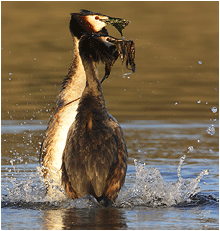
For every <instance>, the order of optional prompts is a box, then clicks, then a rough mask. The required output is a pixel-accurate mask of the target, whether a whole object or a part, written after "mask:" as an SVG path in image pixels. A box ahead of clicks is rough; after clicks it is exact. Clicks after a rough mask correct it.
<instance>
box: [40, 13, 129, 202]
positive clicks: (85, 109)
mask: <svg viewBox="0 0 220 231" xmlns="http://www.w3.org/2000/svg"><path fill="white" fill-rule="evenodd" d="M107 19H108V17H107V16H103V15H101V14H93V13H92V12H88V11H82V12H81V13H79V14H72V17H71V21H70V31H71V34H72V36H73V42H74V56H73V60H72V64H71V68H70V70H69V73H68V75H67V77H66V78H65V79H64V82H63V84H62V89H61V91H60V94H59V98H58V106H57V109H56V112H55V114H54V116H53V118H52V119H51V121H50V122H49V125H48V128H47V130H46V135H45V138H44V140H43V143H42V147H41V157H42V163H43V167H44V170H43V172H44V177H45V184H46V186H47V191H48V193H49V194H50V195H52V193H53V189H52V187H51V185H50V181H53V182H55V184H57V185H58V186H60V185H61V183H62V185H63V187H64V190H65V194H66V195H67V196H68V197H70V198H73V199H75V198H80V197H82V196H84V195H87V194H90V195H93V196H94V197H95V198H96V199H97V200H98V201H99V202H101V203H102V204H104V205H109V204H111V203H112V202H114V201H115V198H116V197H117V196H118V193H119V190H120V189H121V187H122V185H123V183H124V180H125V175H126V169H127V164H126V162H127V149H126V145H125V141H124V138H123V132H122V129H121V127H120V126H119V124H118V122H117V121H116V120H115V119H114V118H113V117H112V116H111V115H109V114H108V112H107V109H106V106H105V100H104V96H103V93H102V88H101V85H100V81H99V78H98V72H97V68H96V63H97V62H99V61H100V60H101V61H103V62H104V63H105V64H106V70H107V71H106V73H107V72H110V71H109V70H110V69H108V68H110V66H111V63H113V62H114V61H115V60H116V59H117V57H118V56H119V53H118V51H117V48H116V46H115V45H114V44H112V43H111V42H109V38H108V33H107V31H106V29H105V28H104V26H105V25H106V23H105V21H106V20H107ZM112 65H113V64H112Z"/></svg>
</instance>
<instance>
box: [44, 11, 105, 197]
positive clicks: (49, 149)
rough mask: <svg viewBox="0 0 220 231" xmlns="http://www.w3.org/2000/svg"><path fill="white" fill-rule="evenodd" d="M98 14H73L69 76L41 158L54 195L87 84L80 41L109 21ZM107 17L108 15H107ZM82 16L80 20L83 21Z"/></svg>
mask: <svg viewBox="0 0 220 231" xmlns="http://www.w3.org/2000/svg"><path fill="white" fill-rule="evenodd" d="M95 17H96V15H85V16H84V15H83V14H72V16H71V20H70V32H71V35H72V38H73V59H72V62H71V66H70V69H69V73H68V75H67V76H66V77H65V79H64V81H63V83H62V88H61V91H60V94H59V96H58V103H57V109H56V111H55V114H54V116H53V118H52V119H51V120H50V122H49V125H48V127H47V130H46V134H45V138H44V140H43V143H42V145H41V153H40V157H41V158H42V160H43V161H42V162H43V167H44V170H43V173H44V178H45V184H46V186H47V193H48V194H50V195H51V194H52V193H53V189H52V187H50V185H51V182H53V185H58V186H59V185H60V184H61V165H62V155H63V150H64V147H65V145H66V140H67V133H68V131H69V128H70V126H71V124H72V123H73V122H74V121H75V116H76V113H77V112H76V110H77V108H78V104H79V98H80V97H81V96H82V92H83V90H84V88H85V85H86V75H85V70H84V67H83V64H82V60H81V57H80V55H79V41H80V38H81V36H82V35H83V34H84V33H88V31H91V32H97V31H100V30H101V29H102V28H103V27H104V26H105V25H106V24H105V23H104V22H100V21H99V20H96V19H95ZM103 18H105V17H103ZM79 19H80V20H79Z"/></svg>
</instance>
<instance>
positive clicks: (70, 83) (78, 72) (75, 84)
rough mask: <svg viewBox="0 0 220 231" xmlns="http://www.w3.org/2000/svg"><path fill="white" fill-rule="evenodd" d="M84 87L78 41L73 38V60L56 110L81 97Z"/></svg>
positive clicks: (83, 72) (84, 81) (84, 79)
mask: <svg viewBox="0 0 220 231" xmlns="http://www.w3.org/2000/svg"><path fill="white" fill-rule="evenodd" d="M85 85H86V75H85V70H84V66H83V64H82V59H81V57H80V55H79V40H78V39H77V38H76V37H73V59H72V62H71V66H70V69H69V72H68V75H67V76H66V77H65V79H64V81H63V83H62V88H61V90H60V93H59V96H58V102H57V106H58V110H59V108H61V107H63V106H64V105H68V103H70V102H72V101H74V100H76V99H78V98H80V97H81V95H82V92H83V90H84V88H85Z"/></svg>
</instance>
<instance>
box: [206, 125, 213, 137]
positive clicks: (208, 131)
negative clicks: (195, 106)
mask: <svg viewBox="0 0 220 231" xmlns="http://www.w3.org/2000/svg"><path fill="white" fill-rule="evenodd" d="M206 132H207V133H208V134H209V135H211V136H213V135H214V134H215V127H214V125H213V124H212V125H211V126H210V127H208V128H207V129H206Z"/></svg>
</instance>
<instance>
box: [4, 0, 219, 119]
mask: <svg viewBox="0 0 220 231" xmlns="http://www.w3.org/2000/svg"><path fill="white" fill-rule="evenodd" d="M80 9H88V10H91V11H94V12H101V13H103V14H106V15H110V16H115V17H121V18H125V19H128V20H130V21H131V23H130V24H129V26H128V27H126V28H125V30H124V32H123V33H124V36H125V38H126V39H133V40H134V42H135V45H136V72H135V73H134V74H127V73H129V70H127V69H126V67H125V66H122V65H121V61H120V60H118V61H117V63H116V64H115V66H114V67H113V68H112V73H111V76H110V77H109V79H107V80H106V81H105V82H104V83H103V91H104V96H105V100H106V104H107V108H108V111H109V113H110V114H112V115H113V116H114V117H116V118H117V120H118V121H119V122H122V121H123V122H129V121H130V120H171V121H173V120H175V121H180V122H182V121H189V120H190V121H195V120H204V121H208V120H209V119H213V116H214V115H213V112H212V111H211V108H213V107H217V108H218V99H219V97H218V94H219V70H218V64H219V7H218V2H216V1H215V2H213V1H211V2H210V1H208V2H198V1H197V2H142V1H141V2H138V1H135V2H124V1H122V2H115V1H114V2H108V1H104V2H99V1H98V2H93V1H90V2H83V1H80V2H77V1H74V2H72V1H71V2H65V1H64V2H63V1H62V2H39V1H38V2H26V1H25V2H13V1H12V2H11V1H10V2H9V1H5V2H1V28H2V37H1V49H2V53H1V55H2V56H1V65H2V66H1V67H2V68H1V72H2V78H1V88H2V100H1V103H2V104H1V105H2V111H1V115H2V120H12V119H13V120H30V119H31V120H46V121H48V120H49V118H50V116H51V115H52V111H54V109H53V108H54V107H55V106H56V100H57V98H56V96H57V95H58V93H59V90H60V85H61V83H62V80H63V78H64V77H65V75H66V74H67V72H68V69H69V66H70V62H71V59H72V38H71V35H70V32H69V20H70V13H73V12H79V10H80ZM107 29H108V30H109V32H110V34H111V35H112V36H115V37H120V34H119V33H118V32H117V31H116V30H115V29H114V28H113V27H110V26H108V28H107ZM103 69H104V67H103V65H102V64H100V65H99V72H100V78H101V77H103V75H104V71H103ZM124 74H126V75H124ZM217 116H218V112H217V113H215V117H217Z"/></svg>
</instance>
